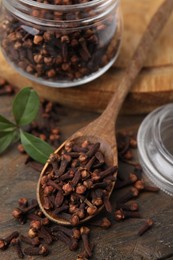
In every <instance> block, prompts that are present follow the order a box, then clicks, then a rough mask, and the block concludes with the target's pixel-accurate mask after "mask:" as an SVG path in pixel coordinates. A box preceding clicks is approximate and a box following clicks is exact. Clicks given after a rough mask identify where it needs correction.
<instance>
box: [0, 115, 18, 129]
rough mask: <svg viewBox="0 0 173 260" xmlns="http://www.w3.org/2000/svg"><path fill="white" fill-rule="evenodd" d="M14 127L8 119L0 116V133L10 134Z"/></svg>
mask: <svg viewBox="0 0 173 260" xmlns="http://www.w3.org/2000/svg"><path fill="white" fill-rule="evenodd" d="M15 128H16V126H15V125H14V124H13V123H12V122H10V121H9V120H8V119H6V118H5V117H3V116H2V115H0V132H11V131H13V130H14V129H15Z"/></svg>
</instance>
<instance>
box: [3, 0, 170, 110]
mask: <svg viewBox="0 0 173 260" xmlns="http://www.w3.org/2000/svg"><path fill="white" fill-rule="evenodd" d="M162 2H163V0H145V1H136V0H121V8H122V14H123V20H124V32H123V41H122V47H121V52H120V55H119V57H118V60H117V61H116V62H115V64H114V65H113V67H112V68H111V69H110V70H109V71H108V72H107V73H105V74H104V75H103V76H101V77H100V78H99V79H96V80H94V81H93V82H91V83H88V84H85V85H82V86H78V87H73V88H65V89H62V88H50V87H46V86H42V85H39V84H36V83H34V82H31V81H30V80H28V79H26V78H24V77H22V76H21V75H19V74H18V73H17V72H16V71H14V70H13V69H12V68H11V67H10V66H9V65H8V64H7V62H6V61H5V59H4V57H3V56H2V54H1V53H0V64H1V66H0V76H3V77H5V78H6V79H7V80H9V81H10V82H11V83H13V84H15V85H16V86H18V87H20V88H22V87H24V86H32V87H34V88H35V89H36V90H37V91H38V92H39V94H40V95H41V96H42V97H45V98H49V99H50V100H53V101H58V102H59V103H61V104H64V105H66V106H69V107H75V108H79V109H84V110H90V111H98V112H100V111H102V110H103V109H104V108H105V107H106V104H107V103H108V101H109V100H110V98H111V96H112V93H113V92H114V91H115V90H116V87H117V85H118V83H119V81H120V79H121V77H122V76H123V71H124V68H125V67H126V65H127V63H128V61H129V59H130V58H131V56H132V54H133V52H134V50H135V48H136V46H137V44H138V42H139V40H140V38H141V36H142V33H143V32H144V30H145V28H146V26H147V24H148V22H149V20H150V18H151V16H152V14H153V13H154V12H155V11H156V9H157V8H158V6H159V5H160V4H161V3H162ZM172 25H173V15H172V17H171V18H170V20H169V22H168V23H167V25H166V27H165V28H164V30H163V31H162V33H161V35H160V37H159V38H158V39H157V41H156V43H155V45H154V47H153V48H152V50H151V52H150V54H149V55H148V58H147V60H146V62H145V66H144V68H143V70H142V71H141V73H140V75H139V76H138V78H137V79H136V82H135V84H134V86H133V88H132V90H131V92H130V93H129V95H128V97H127V99H126V101H125V104H124V106H123V112H124V113H127V114H139V113H140V114H141V113H147V112H150V111H151V110H153V109H154V108H156V107H158V106H160V105H162V104H165V103H168V102H172V101H173V33H172Z"/></svg>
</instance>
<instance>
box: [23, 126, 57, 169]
mask: <svg viewBox="0 0 173 260" xmlns="http://www.w3.org/2000/svg"><path fill="white" fill-rule="evenodd" d="M20 137H21V143H22V144H23V146H24V149H25V151H26V152H27V153H28V154H29V155H30V156H31V157H32V158H33V159H34V160H36V161H38V162H40V163H42V164H45V163H46V161H47V159H48V158H49V155H50V154H51V153H52V152H53V148H52V147H51V146H50V145H49V144H48V143H46V142H45V141H43V140H41V139H40V138H38V137H35V136H34V135H32V134H28V133H27V132H24V131H22V130H20Z"/></svg>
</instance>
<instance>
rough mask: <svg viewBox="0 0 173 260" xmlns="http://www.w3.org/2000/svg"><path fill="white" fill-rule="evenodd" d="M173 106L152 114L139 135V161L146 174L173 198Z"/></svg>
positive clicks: (167, 106)
mask: <svg viewBox="0 0 173 260" xmlns="http://www.w3.org/2000/svg"><path fill="white" fill-rule="evenodd" d="M172 133H173V104H168V105H164V106H162V107H159V108H157V109H156V110H154V111H153V112H151V113H150V114H149V115H148V116H147V117H146V118H145V119H144V120H143V122H142V124H141V125H140V127H139V130H138V134H137V142H138V154H139V161H140V163H141V166H142V168H143V170H144V174H146V175H147V176H148V178H149V179H150V180H151V181H152V182H153V183H154V184H155V185H157V186H158V187H159V188H160V189H162V190H163V191H165V192H166V193H168V194H169V195H172V196H173V135H172Z"/></svg>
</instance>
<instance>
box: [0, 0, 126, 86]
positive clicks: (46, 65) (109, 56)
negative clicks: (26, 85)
mask: <svg viewBox="0 0 173 260" xmlns="http://www.w3.org/2000/svg"><path fill="white" fill-rule="evenodd" d="M0 29H1V34H0V44H1V50H2V53H3V55H4V56H5V58H6V59H7V61H8V62H9V63H10V64H11V65H12V66H13V67H14V68H15V69H16V70H17V71H18V72H19V73H21V74H22V75H24V76H25V77H27V78H29V79H31V80H33V81H35V82H38V83H41V84H42V85H47V86H52V87H70V86H77V85H80V84H84V83H86V82H89V81H91V80H93V79H95V78H97V77H99V76H100V75H102V74H103V73H104V72H105V71H107V70H108V68H110V66H111V65H112V64H113V63H114V62H115V60H116V58H117V56H118V53H119V47H120V43H121V33H122V30H121V29H122V27H121V18H120V11H119V0H2V6H1V19H0Z"/></svg>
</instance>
